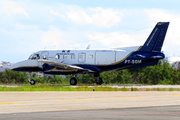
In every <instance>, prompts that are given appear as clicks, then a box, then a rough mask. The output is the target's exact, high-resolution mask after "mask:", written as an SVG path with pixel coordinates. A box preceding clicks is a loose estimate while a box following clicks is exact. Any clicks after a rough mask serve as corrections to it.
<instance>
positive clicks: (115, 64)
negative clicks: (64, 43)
mask: <svg viewBox="0 0 180 120" xmlns="http://www.w3.org/2000/svg"><path fill="white" fill-rule="evenodd" d="M168 26H169V22H158V23H157V24H156V26H155V27H154V29H153V30H152V32H151V34H150V35H149V37H148V38H147V40H146V42H145V43H144V45H143V46H139V47H138V48H136V49H135V48H133V47H129V48H126V50H121V49H109V50H108V49H107V50H90V49H86V50H40V51H37V52H35V53H33V54H32V55H31V56H30V57H29V58H28V59H27V60H23V61H20V62H18V63H16V64H14V65H12V66H11V69H12V70H14V71H21V72H30V73H31V72H43V73H44V74H53V75H67V74H72V78H71V79H70V85H76V84H77V79H76V75H77V74H89V73H92V74H94V77H96V80H95V81H96V84H97V85H101V84H102V83H103V80H102V78H101V77H100V73H101V72H104V71H112V70H122V69H131V68H139V67H146V66H152V65H157V63H158V61H159V60H161V59H164V57H165V55H164V54H163V52H161V48H162V45H163V42H164V39H165V35H166V32H167V29H168ZM29 82H30V84H31V85H35V83H36V82H35V81H34V80H33V79H30V80H29Z"/></svg>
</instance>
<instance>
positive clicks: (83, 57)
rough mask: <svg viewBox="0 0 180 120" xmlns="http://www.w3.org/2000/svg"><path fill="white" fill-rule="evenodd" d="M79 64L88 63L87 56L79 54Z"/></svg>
mask: <svg viewBox="0 0 180 120" xmlns="http://www.w3.org/2000/svg"><path fill="white" fill-rule="evenodd" d="M78 62H79V63H84V62H86V54H85V53H79V57H78Z"/></svg>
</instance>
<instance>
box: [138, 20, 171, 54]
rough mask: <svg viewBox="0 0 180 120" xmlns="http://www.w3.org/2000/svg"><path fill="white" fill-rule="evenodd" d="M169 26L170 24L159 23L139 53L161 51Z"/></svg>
mask: <svg viewBox="0 0 180 120" xmlns="http://www.w3.org/2000/svg"><path fill="white" fill-rule="evenodd" d="M168 26H169V22H158V23H157V24H156V26H155V27H154V29H153V31H152V32H151V34H150V35H149V37H148V39H147V40H146V42H145V43H144V45H143V46H142V47H141V48H140V50H139V51H146V52H148V51H149V52H150V51H151V52H159V51H161V48H162V45H163V42H164V38H165V36H166V32H167V29H168Z"/></svg>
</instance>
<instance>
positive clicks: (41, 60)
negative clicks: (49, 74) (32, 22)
mask: <svg viewBox="0 0 180 120" xmlns="http://www.w3.org/2000/svg"><path fill="white" fill-rule="evenodd" d="M38 62H42V63H46V64H49V65H53V66H56V67H60V68H63V69H77V70H83V68H82V67H78V66H76V65H68V64H63V63H57V62H53V61H49V60H43V59H40V60H38Z"/></svg>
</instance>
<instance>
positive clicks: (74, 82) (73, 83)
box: [70, 77, 77, 85]
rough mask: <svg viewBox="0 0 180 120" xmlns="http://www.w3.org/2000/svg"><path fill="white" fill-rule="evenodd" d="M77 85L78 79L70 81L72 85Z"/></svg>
mask: <svg viewBox="0 0 180 120" xmlns="http://www.w3.org/2000/svg"><path fill="white" fill-rule="evenodd" d="M76 84H77V79H76V78H74V77H73V78H71V79H70V85H76Z"/></svg>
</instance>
